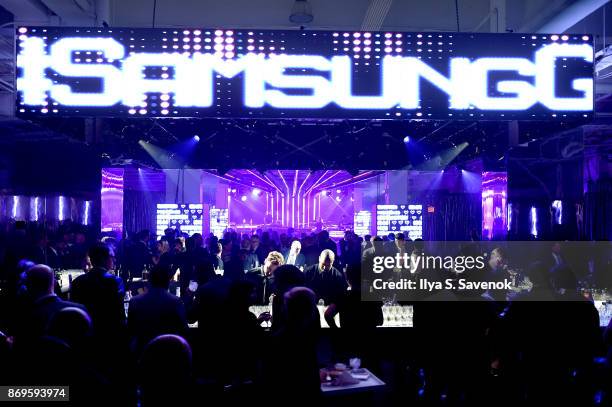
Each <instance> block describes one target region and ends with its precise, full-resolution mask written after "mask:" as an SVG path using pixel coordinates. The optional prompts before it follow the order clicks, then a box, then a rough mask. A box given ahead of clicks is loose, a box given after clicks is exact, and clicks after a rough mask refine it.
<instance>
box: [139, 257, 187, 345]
mask: <svg viewBox="0 0 612 407" xmlns="http://www.w3.org/2000/svg"><path fill="white" fill-rule="evenodd" d="M170 273H171V272H170V268H169V267H162V266H156V267H154V268H153V270H151V274H150V276H149V279H150V287H149V289H148V290H147V292H146V293H144V294H141V295H138V296H136V297H133V298H132V299H131V301H130V306H129V309H128V333H129V335H130V337H131V338H132V350H133V351H135V352H136V354H138V353H139V352H140V350H142V348H143V347H144V346H145V345H146V344H147V343H148V342H149V341H150V340H151V339H153V338H155V337H156V336H159V335H162V334H176V335H185V333H186V332H187V317H186V314H185V306H184V305H183V302H182V301H181V299H180V298H178V297H176V296H175V295H172V294H170V293H169V292H168V287H169V285H170Z"/></svg>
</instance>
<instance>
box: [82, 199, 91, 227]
mask: <svg viewBox="0 0 612 407" xmlns="http://www.w3.org/2000/svg"><path fill="white" fill-rule="evenodd" d="M90 211H91V201H85V212H84V213H83V225H89V213H90Z"/></svg>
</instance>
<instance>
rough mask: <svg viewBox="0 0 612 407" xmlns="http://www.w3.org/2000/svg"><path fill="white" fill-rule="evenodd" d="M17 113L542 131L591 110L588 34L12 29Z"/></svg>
mask: <svg viewBox="0 0 612 407" xmlns="http://www.w3.org/2000/svg"><path fill="white" fill-rule="evenodd" d="M17 47H18V55H17V67H18V75H17V89H18V101H17V109H18V114H21V115H76V116H145V117H186V116H189V117H270V118H280V117H296V118H298V117H312V118H321V117H327V118H370V119H376V118H379V119H384V118H387V119H401V118H432V119H440V118H444V119H448V118H456V119H470V118H471V119H482V118H484V119H500V118H501V119H509V120H510V119H542V118H546V119H552V120H554V119H555V118H558V119H559V120H561V119H567V118H584V117H590V116H591V115H592V112H593V48H592V46H591V37H589V36H566V35H563V36H557V35H523V34H467V33H452V34H451V33H444V34H442V33H400V32H334V31H275V30H256V31H248V30H233V31H232V30H205V29H190V30H178V29H175V30H173V29H114V28H113V29H110V28H104V29H95V28H52V27H20V28H18V30H17Z"/></svg>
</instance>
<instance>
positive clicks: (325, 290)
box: [304, 249, 348, 305]
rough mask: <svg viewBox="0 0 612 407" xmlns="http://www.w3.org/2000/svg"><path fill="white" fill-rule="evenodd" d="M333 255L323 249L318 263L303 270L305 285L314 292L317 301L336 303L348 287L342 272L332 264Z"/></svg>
mask: <svg viewBox="0 0 612 407" xmlns="http://www.w3.org/2000/svg"><path fill="white" fill-rule="evenodd" d="M335 257H336V256H335V254H334V252H332V251H331V250H329V249H325V250H323V251H322V252H321V255H320V256H319V264H315V265H314V266H312V267H310V268H308V269H306V270H305V271H304V277H305V280H306V286H307V287H308V288H310V289H311V290H312V291H314V292H315V294H316V295H317V301H318V300H321V299H322V300H323V301H324V302H325V305H331V304H336V303H338V301H340V300H341V299H342V298H343V296H344V294H345V291H346V289H347V287H348V284H347V282H346V278H345V277H344V274H343V273H342V272H341V271H340V270H338V269H337V268H335V267H334V266H333V264H334V260H335Z"/></svg>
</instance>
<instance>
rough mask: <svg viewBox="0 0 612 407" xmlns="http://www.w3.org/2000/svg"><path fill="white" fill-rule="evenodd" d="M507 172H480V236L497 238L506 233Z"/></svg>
mask: <svg viewBox="0 0 612 407" xmlns="http://www.w3.org/2000/svg"><path fill="white" fill-rule="evenodd" d="M507 195H508V174H507V173H505V172H483V173H482V238H483V239H493V238H495V239H499V238H501V237H504V236H506V235H507V234H508V208H507V202H508V201H507Z"/></svg>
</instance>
